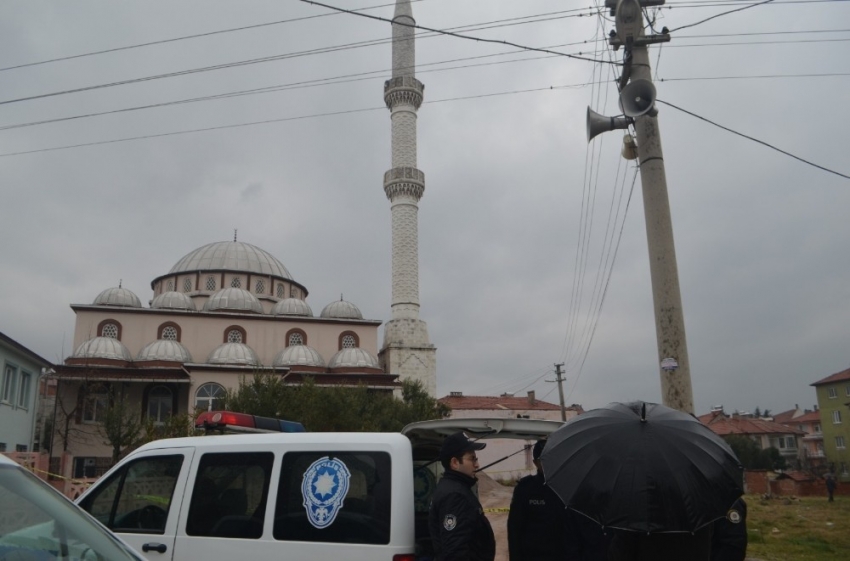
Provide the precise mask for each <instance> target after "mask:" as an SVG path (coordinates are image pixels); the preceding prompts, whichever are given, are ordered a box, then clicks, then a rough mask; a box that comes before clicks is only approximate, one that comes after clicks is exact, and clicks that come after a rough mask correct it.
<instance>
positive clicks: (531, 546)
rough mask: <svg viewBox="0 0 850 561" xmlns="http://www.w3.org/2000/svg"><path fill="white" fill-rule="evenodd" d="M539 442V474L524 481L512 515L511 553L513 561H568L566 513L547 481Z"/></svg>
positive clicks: (536, 455)
mask: <svg viewBox="0 0 850 561" xmlns="http://www.w3.org/2000/svg"><path fill="white" fill-rule="evenodd" d="M545 445H546V441H545V440H539V441H538V442H537V443H536V444H535V445H534V449H533V450H532V458H533V459H534V465H535V467H536V468H537V473H536V474H534V475H528V476H526V477H523V478H522V479H520V480H519V483H517V486H516V488H515V489H514V495H513V498H512V499H511V511H510V513H509V514H508V550H509V552H510V559H511V561H554V560H558V561H563V560H565V559H567V543H566V535H567V533H566V529H567V519H566V509H565V508H564V503H563V502H561V499H560V498H559V497H558V495H556V494H555V492H554V491H552V489H550V488H549V487H547V486H546V485H545V484H544V481H543V470H542V469H541V466H540V454H541V453H542V452H543V447H544V446H545Z"/></svg>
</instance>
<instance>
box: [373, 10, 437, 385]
mask: <svg viewBox="0 0 850 561" xmlns="http://www.w3.org/2000/svg"><path fill="white" fill-rule="evenodd" d="M399 23H401V24H413V23H415V21H414V19H413V11H412V10H411V8H410V0H397V1H396V7H395V15H394V16H393V25H392V29H393V75H392V78H390V79H389V80H387V81H386V82H385V83H384V102H386V104H387V108H389V110H390V118H391V120H392V169H390V170H389V171H388V172H386V173H385V174H384V192H386V194H387V198H388V199H389V200H390V209H391V212H392V236H393V257H392V275H393V300H392V316H393V317H392V319H391V320H390V321H388V322H387V324H386V325H385V326H384V346H383V348H382V349H381V352H380V358H381V362H382V365H383V367H384V370H385V371H386V372H389V373H392V374H399V375H400V376H401V379H402V380H406V379H411V378H412V379H414V380H420V381H421V382H422V384H423V386H424V387H425V389H426V390H427V391H428V393H429V394H430V395H432V396H436V393H437V360H436V359H437V349H436V348H435V347H434V345H432V344H431V343H430V341H429V339H428V326H427V325H426V324H425V322H424V321H422V320H420V319H419V222H418V216H417V215H418V213H419V206H418V204H419V199H421V198H422V193H423V192H424V191H425V174H424V173H422V172H421V171H419V169H417V167H416V112H417V111H418V109H419V106H420V105H422V91H423V90H424V88H425V86H423V85H422V82H420V81H419V80H417V79H416V68H415V65H416V49H415V44H414V32H415V31H416V30H415V28H413V27H409V26H408V25H399Z"/></svg>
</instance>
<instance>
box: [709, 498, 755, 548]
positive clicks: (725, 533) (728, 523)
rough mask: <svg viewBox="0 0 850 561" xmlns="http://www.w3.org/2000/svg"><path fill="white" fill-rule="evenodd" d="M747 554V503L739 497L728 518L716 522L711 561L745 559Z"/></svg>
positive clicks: (727, 515)
mask: <svg viewBox="0 0 850 561" xmlns="http://www.w3.org/2000/svg"><path fill="white" fill-rule="evenodd" d="M746 556H747V503H745V502H744V499H743V498H740V499H738V500H737V501H735V503H734V504H733V505H732V508H731V509H729V512H728V513H727V514H726V518H721V519H720V520H718V521H717V522H715V523H714V535H713V537H712V540H711V561H744V558H746Z"/></svg>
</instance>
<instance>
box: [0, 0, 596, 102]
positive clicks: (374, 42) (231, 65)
mask: <svg viewBox="0 0 850 561" xmlns="http://www.w3.org/2000/svg"><path fill="white" fill-rule="evenodd" d="M302 1H304V0H302ZM350 13H355V14H356V15H363V16H367V14H360V13H356V12H353V11H350ZM368 17H373V18H376V17H377V16H368ZM527 17H536V16H526V17H524V18H508V19H506V20H494V21H490V22H485V23H483V24H472V25H466V26H460V27H456V28H453V29H471V30H481V29H493V28H495V27H507V26H511V25H519V24H520V23H517V21H516V20H518V19H526V18H527ZM378 19H382V20H383V18H378ZM553 19H558V18H553ZM385 21H389V20H385ZM539 21H544V20H535V21H534V22H521V23H537V22H539ZM500 22H501V23H502V25H491V24H496V23H500ZM504 22H513V23H504ZM424 29H426V30H427V28H424ZM441 34H453V35H458V34H455V33H453V32H451V31H445V30H442V31H438V32H434V33H432V34H430V35H429V34H422V37H423V38H432V37H437V36H439V35H441ZM458 36H460V35H458ZM476 40H480V41H484V42H497V43H503V44H506V45H510V46H516V47H517V48H518V49H519V50H521V51H522V50H526V51H528V50H530V51H540V52H546V53H549V54H553V55H557V56H565V57H568V58H578V59H582V60H590V59H584V58H583V57H581V56H579V55H580V54H581V53H579V55H574V54H570V53H561V52H558V51H551V50H547V49H545V48H533V47H523V46H521V45H514V44H513V43H507V42H503V41H494V40H490V39H476ZM390 42H392V39H386V38H381V39H370V40H366V41H358V42H353V43H344V44H341V45H333V46H330V47H319V48H315V49H308V50H305V51H295V52H292V53H284V54H280V55H271V56H266V57H260V58H253V59H247V60H242V61H236V62H228V63H222V64H215V65H211V66H202V67H196V68H190V69H186V70H179V71H175V72H167V73H164V74H155V75H151V76H144V77H141V78H131V79H127V80H120V81H117V82H108V83H105V84H96V85H93V86H84V87H81V88H74V89H70V90H61V91H57V92H50V93H46V94H38V95H33V96H27V97H21V98H16V99H8V100H4V101H0V105H6V104H11V103H19V102H23V101H33V100H36V99H43V98H48V97H55V96H60V95H68V94H73V93H81V92H86V91H92V90H98V89H103V88H111V87H116V86H124V85H129V84H135V83H139V82H147V81H152V80H161V79H165V78H174V77H177V76H186V75H189V74H197V73H202V72H210V71H214V70H223V69H227V68H237V67H242V66H248V65H253V64H260V63H264V62H274V61H280V60H288V59H292V58H299V57H303V56H312V55H317V54H326V53H332V52H337V51H343V50H349V49H357V48H363V47H371V46H376V45H383V44H387V43H390Z"/></svg>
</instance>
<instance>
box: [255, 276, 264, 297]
mask: <svg viewBox="0 0 850 561" xmlns="http://www.w3.org/2000/svg"><path fill="white" fill-rule="evenodd" d="M265 291H266V283H265V281H264V280H263V279H260V280H258V281H257V284H255V285H254V292H256V293H257V294H262V293H263V292H265Z"/></svg>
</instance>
